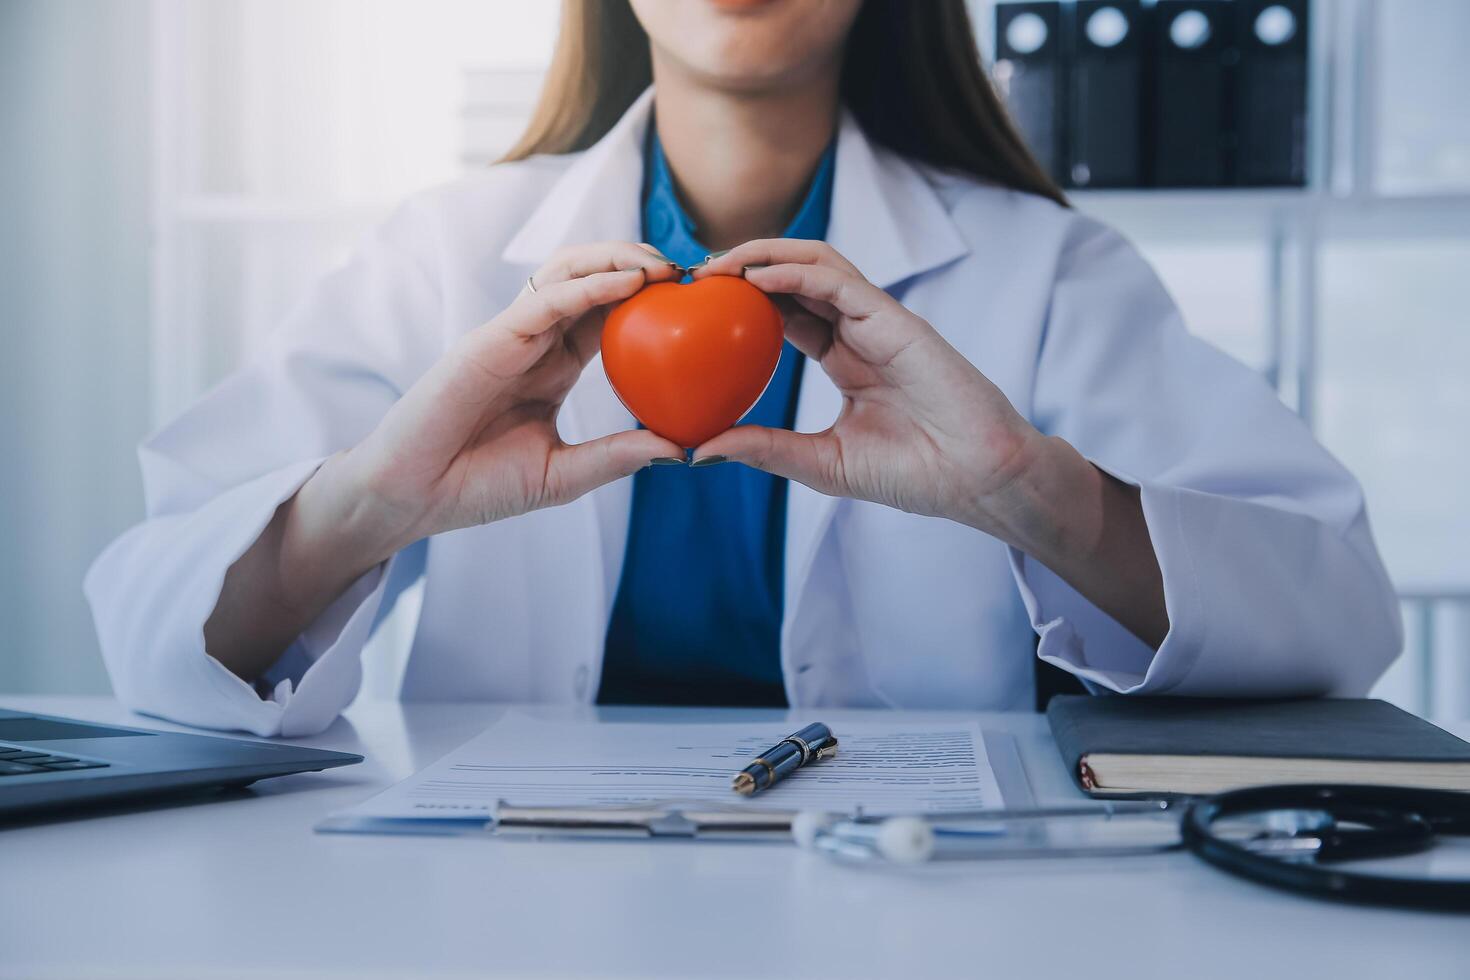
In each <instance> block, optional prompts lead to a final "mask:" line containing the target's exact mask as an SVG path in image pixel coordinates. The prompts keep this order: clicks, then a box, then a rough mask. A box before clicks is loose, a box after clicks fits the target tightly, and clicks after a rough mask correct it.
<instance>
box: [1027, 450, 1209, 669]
mask: <svg viewBox="0 0 1470 980" xmlns="http://www.w3.org/2000/svg"><path fill="white" fill-rule="evenodd" d="M1093 465H1095V466H1097V467H1098V468H1099V469H1101V470H1102V471H1103V472H1105V473H1107V474H1109V475H1110V476H1112V477H1114V478H1116V479H1118V480H1120V481H1121V482H1123V483H1127V484H1129V485H1130V486H1134V487H1137V488H1138V490H1139V500H1140V502H1141V504H1142V506H1143V516H1144V522H1145V524H1146V525H1147V527H1148V532H1149V539H1150V541H1151V542H1152V544H1153V549H1154V555H1155V557H1156V559H1157V560H1158V563H1159V570H1160V571H1161V572H1162V574H1163V582H1164V605H1165V608H1166V610H1167V611H1168V615H1169V632H1168V633H1167V634H1166V635H1165V637H1164V640H1163V642H1162V643H1161V644H1160V645H1159V648H1158V650H1154V649H1153V648H1152V647H1150V646H1149V645H1148V644H1147V643H1145V642H1144V641H1142V640H1140V639H1139V638H1138V637H1137V636H1135V635H1134V634H1133V633H1132V632H1130V631H1129V630H1128V629H1126V628H1125V627H1124V626H1123V625H1122V624H1121V623H1119V622H1118V621H1117V620H1115V619H1113V618H1112V617H1111V616H1109V615H1108V614H1107V613H1105V612H1103V611H1102V610H1101V609H1099V608H1098V607H1097V606H1095V605H1093V604H1092V603H1091V602H1090V601H1088V600H1087V599H1086V598H1084V597H1083V596H1082V595H1081V594H1080V593H1079V592H1077V590H1076V589H1074V588H1072V586H1070V585H1068V584H1067V583H1066V582H1065V581H1063V580H1062V578H1061V577H1060V576H1058V575H1057V574H1056V573H1055V572H1053V571H1052V570H1051V569H1049V568H1047V567H1046V566H1045V565H1043V564H1042V563H1041V562H1038V561H1037V560H1036V559H1034V558H1032V557H1031V556H1029V555H1027V554H1025V553H1023V552H1021V551H1018V550H1017V549H1015V548H1009V549H1008V551H1009V556H1010V564H1011V571H1012V574H1013V575H1014V576H1015V580H1016V585H1017V588H1018V589H1019V590H1020V593H1021V600H1022V602H1023V603H1024V604H1025V606H1026V612H1027V614H1028V615H1029V616H1030V618H1031V625H1032V627H1033V628H1034V629H1035V630H1036V633H1037V635H1038V636H1039V637H1040V643H1039V645H1038V647H1037V655H1038V656H1039V657H1040V658H1041V659H1042V660H1044V661H1046V662H1047V663H1050V664H1053V665H1055V666H1057V667H1060V668H1062V669H1063V670H1066V671H1068V672H1070V673H1071V674H1073V675H1075V676H1076V677H1077V678H1079V679H1080V680H1082V681H1083V683H1084V684H1086V685H1087V687H1088V688H1089V689H1090V690H1093V691H1113V692H1117V693H1120V694H1163V693H1166V692H1168V691H1169V690H1171V689H1173V688H1174V687H1176V686H1178V685H1179V684H1180V683H1182V682H1183V680H1184V678H1185V677H1186V676H1187V675H1188V673H1189V671H1190V669H1191V668H1192V667H1193V665H1194V660H1195V658H1196V657H1197V656H1198V653H1199V650H1200V646H1201V644H1200V642H1199V640H1200V638H1199V637H1198V636H1193V635H1191V634H1192V632H1193V631H1196V630H1198V628H1199V625H1200V624H1201V623H1202V622H1203V615H1202V613H1203V606H1202V603H1201V599H1200V585H1199V575H1198V571H1197V568H1196V566H1195V563H1194V559H1193V556H1192V555H1191V554H1190V550H1189V548H1188V547H1187V542H1186V536H1185V531H1184V527H1183V523H1182V514H1181V506H1180V497H1181V494H1182V491H1180V490H1178V489H1176V488H1172V487H1166V486H1160V485H1158V484H1154V483H1151V482H1149V481H1146V480H1139V479H1135V478H1134V477H1132V476H1130V475H1128V474H1127V473H1125V472H1121V471H1118V470H1115V469H1113V468H1111V467H1108V466H1106V465H1103V464H1101V463H1097V462H1096V461H1093Z"/></svg>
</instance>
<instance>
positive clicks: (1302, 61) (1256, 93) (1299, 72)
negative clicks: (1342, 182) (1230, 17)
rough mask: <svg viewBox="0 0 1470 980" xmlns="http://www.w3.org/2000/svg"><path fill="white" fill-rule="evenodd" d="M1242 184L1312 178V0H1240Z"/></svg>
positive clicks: (1283, 183)
mask: <svg viewBox="0 0 1470 980" xmlns="http://www.w3.org/2000/svg"><path fill="white" fill-rule="evenodd" d="M1235 7H1236V13H1237V24H1236V33H1237V44H1238V46H1239V49H1240V65H1239V67H1238V68H1237V69H1236V106H1237V111H1236V126H1235V128H1236V134H1237V145H1236V163H1235V171H1236V173H1235V176H1236V183H1238V184H1242V185H1246V186H1253V187H1264V186H1273V187H1280V186H1291V187H1300V186H1302V185H1304V184H1306V182H1307V74H1308V66H1307V39H1308V26H1309V20H1308V16H1309V15H1308V3H1307V0H1235Z"/></svg>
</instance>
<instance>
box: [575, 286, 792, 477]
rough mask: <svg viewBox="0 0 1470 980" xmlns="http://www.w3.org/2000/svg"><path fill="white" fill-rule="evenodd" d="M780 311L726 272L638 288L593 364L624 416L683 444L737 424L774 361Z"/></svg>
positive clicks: (614, 314) (612, 318) (614, 317)
mask: <svg viewBox="0 0 1470 980" xmlns="http://www.w3.org/2000/svg"><path fill="white" fill-rule="evenodd" d="M781 342H782V327H781V313H780V311H779V310H777V309H776V304H774V303H772V302H771V301H770V299H769V298H767V296H766V294H765V293H763V292H761V291H760V290H759V289H757V288H755V287H754V286H752V285H751V284H750V283H748V282H746V281H745V280H744V279H737V278H735V277H733V276H710V277H709V278H708V279H701V280H699V281H698V282H691V283H686V284H682V285H681V284H679V283H672V282H660V283H654V284H653V285H651V286H645V287H644V288H643V289H641V290H639V291H638V292H637V293H635V294H634V295H632V296H630V297H629V298H628V299H626V300H624V301H623V302H621V303H619V304H618V305H617V306H616V307H615V308H613V310H612V311H611V312H609V313H608V315H607V322H606V324H604V326H603V328H602V366H603V369H604V370H606V371H607V380H608V381H610V382H611V383H612V387H613V391H615V392H617V395H618V397H619V398H621V399H622V401H623V405H625V406H626V407H627V409H628V411H630V412H632V413H633V417H634V418H636V419H637V420H638V421H639V422H642V423H643V424H644V425H645V426H646V427H647V428H649V429H650V430H652V431H653V432H656V433H658V434H659V435H661V436H663V437H664V438H665V439H669V440H671V441H673V442H677V443H678V444H679V445H681V446H683V447H685V448H686V449H692V448H694V447H695V446H698V445H699V444H700V443H703V442H705V441H707V440H709V439H713V438H714V437H715V436H717V435H719V434H720V433H721V432H724V431H725V430H726V429H728V428H730V426H732V425H734V424H735V423H736V422H738V421H740V417H741V416H742V415H744V414H745V413H746V412H748V411H750V409H751V408H752V407H753V406H754V405H755V403H756V401H757V400H759V398H760V396H761V392H763V391H765V390H766V385H767V384H768V383H770V380H771V375H772V374H774V373H775V371H776V363H777V362H778V361H779V360H780V359H781Z"/></svg>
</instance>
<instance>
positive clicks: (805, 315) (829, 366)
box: [694, 239, 1047, 539]
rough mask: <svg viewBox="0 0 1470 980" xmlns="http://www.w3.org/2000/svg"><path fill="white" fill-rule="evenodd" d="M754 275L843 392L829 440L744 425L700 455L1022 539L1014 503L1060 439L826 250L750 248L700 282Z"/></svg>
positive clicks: (774, 245)
mask: <svg viewBox="0 0 1470 980" xmlns="http://www.w3.org/2000/svg"><path fill="white" fill-rule="evenodd" d="M742 274H743V275H744V276H745V278H746V279H747V280H748V281H749V282H750V283H751V284H752V285H754V286H757V287H759V288H760V289H761V290H763V291H765V292H766V293H769V294H772V295H773V297H775V298H776V299H777V300H778V303H779V304H780V305H781V307H782V312H783V314H784V315H785V318H786V335H787V337H788V338H789V339H790V340H791V342H792V343H793V344H794V345H795V346H796V347H797V348H798V349H799V350H801V352H802V353H804V354H806V355H807V356H808V357H809V358H811V359H812V360H813V361H814V362H816V363H817V364H819V365H820V366H821V368H822V370H823V371H825V372H826V373H827V375H828V376H829V377H830V378H831V379H832V381H833V383H834V384H835V385H836V386H837V388H838V389H839V390H840V391H841V392H842V399H843V404H842V410H841V412H840V413H839V414H838V416H837V419H836V421H835V422H833V423H832V426H831V427H830V428H828V429H827V430H826V431H824V432H819V433H815V434H805V433H796V432H791V431H788V430H785V429H770V428H765V427H762V426H754V425H745V426H739V427H737V428H734V429H731V430H730V431H728V432H725V433H723V434H721V435H719V436H716V437H715V438H714V439H711V440H710V441H709V442H707V443H705V444H704V445H702V446H700V447H698V448H697V449H696V450H695V452H694V456H695V460H696V461H697V460H699V459H703V458H708V457H711V456H724V457H725V458H727V459H731V460H736V461H739V462H742V463H746V464H748V465H750V466H754V467H757V468H759V469H762V470H766V471H768V472H770V473H774V474H776V475H778V476H783V477H786V478H788V479H792V480H796V481H799V482H801V483H804V484H806V485H807V486H809V487H811V488H812V489H814V490H818V491H820V492H822V493H826V494H832V495H835V496H843V497H856V498H859V499H862V500H871V501H875V502H877V503H882V504H887V505H888V506H891V507H897V508H899V509H901V510H905V511H910V512H912V513H917V514H925V515H929V516H935V517H946V518H950V519H952V520H957V521H961V522H963V523H965V524H969V525H972V526H974V527H977V528H979V529H981V530H983V531H986V532H988V533H991V534H995V535H996V536H998V537H1001V538H1003V539H1010V538H1011V537H1012V535H1011V534H1009V533H1006V532H1007V531H1008V530H1019V529H1013V528H1011V525H1012V523H1013V522H1014V521H1015V520H1016V519H1017V518H1018V517H1020V514H1018V513H1017V512H1016V511H1017V506H1018V504H1020V503H1021V500H1020V498H1019V497H1017V495H1016V494H1015V493H1014V492H1013V491H1016V490H1019V489H1021V488H1020V487H1019V485H1018V483H1019V481H1022V480H1024V478H1025V474H1026V473H1027V472H1028V471H1029V470H1030V468H1031V467H1032V466H1033V465H1034V464H1035V462H1036V460H1037V459H1038V458H1039V456H1040V454H1041V453H1042V451H1043V449H1044V443H1045V442H1046V441H1047V440H1046V438H1045V437H1044V436H1042V435H1041V433H1040V432H1038V431H1037V430H1036V429H1035V428H1034V427H1033V426H1032V425H1031V424H1030V423H1029V422H1027V421H1026V420H1025V419H1024V418H1022V417H1021V415H1020V413H1018V412H1017V411H1016V410H1015V409H1014V408H1013V407H1012V406H1011V403H1010V401H1009V400H1008V399H1007V398H1006V396H1005V395H1004V394H1003V393H1002V392H1001V390H1000V389H999V388H997V387H996V386H995V385H994V384H992V383H991V381H990V380H989V379H988V378H986V377H985V375H983V374H981V373H980V371H979V370H978V369H977V368H976V367H975V366H974V365H973V364H971V363H970V362H969V361H967V360H966V359H965V358H964V357H963V356H962V355H961V354H960V353H959V351H957V350H955V349H954V348H953V347H952V346H950V344H949V343H948V342H947V341H945V339H944V338H943V337H941V336H940V335H939V333H938V332H937V331H936V330H935V329H934V328H933V327H932V326H930V325H929V324H928V323H927V322H925V321H924V320H923V319H921V318H920V317H917V316H915V315H914V314H913V313H910V312H909V311H908V310H907V309H905V308H904V307H903V305H902V304H900V303H899V302H898V301H897V300H895V299H894V298H893V297H891V296H889V295H888V294H887V293H886V292H884V291H883V290H881V289H879V288H878V287H877V286H874V285H873V284H872V283H870V282H869V281H868V280H867V279H865V278H863V276H862V274H861V273H860V272H858V270H857V269H856V268H855V267H854V266H853V265H852V263H850V262H848V261H847V260H846V259H845V258H843V257H842V256H841V255H839V254H838V253H837V252H836V251H835V250H834V249H833V248H832V247H831V246H829V245H827V244H825V243H823V242H814V241H799V240H793V239H767V240H762V241H753V242H747V243H746V244H744V245H741V246H739V247H737V248H735V249H733V250H731V251H730V252H727V253H726V254H724V255H721V256H719V257H717V258H714V259H712V260H710V261H709V262H708V263H707V264H705V265H703V266H701V267H699V268H698V269H697V270H696V271H695V273H694V275H695V278H696V279H702V278H704V277H706V276H711V275H733V276H739V275H742Z"/></svg>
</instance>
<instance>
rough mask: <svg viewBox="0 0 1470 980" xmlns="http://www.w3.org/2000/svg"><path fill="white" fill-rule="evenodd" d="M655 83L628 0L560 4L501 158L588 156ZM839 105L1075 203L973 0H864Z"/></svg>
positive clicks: (877, 137)
mask: <svg viewBox="0 0 1470 980" xmlns="http://www.w3.org/2000/svg"><path fill="white" fill-rule="evenodd" d="M652 81H653V66H652V63H651V60H650V56H649V47H648V35H647V33H645V32H644V30H643V27H642V26H641V25H640V24H639V23H638V19H637V18H636V17H635V16H634V15H633V9H632V7H630V6H629V4H628V0H562V21H561V33H560V36H559V37H558V38H557V42H556V52H555V54H554V55H553V56H552V60H551V70H550V71H549V72H548V74H547V78H546V84H545V85H544V86H543V88H542V90H541V98H540V100H539V101H538V102H537V105H536V111H535V113H534V114H533V115H532V117H531V122H530V124H529V125H528V126H527V127H526V131H525V133H524V134H523V135H522V136H521V138H520V141H519V142H517V143H516V145H515V146H514V147H512V148H511V150H510V152H509V153H507V154H506V155H505V157H504V158H503V159H505V160H520V159H523V158H525V157H528V156H532V155H533V154H537V153H571V152H574V151H577V150H585V149H586V148H587V147H589V146H591V145H592V144H593V143H596V142H597V141H598V140H599V139H601V138H602V137H603V136H604V135H606V133H607V131H608V130H609V129H611V128H612V126H613V124H614V123H616V122H617V121H618V119H619V118H620V117H621V116H622V115H623V113H624V112H625V111H627V109H628V106H630V105H631V104H632V103H633V100H634V99H636V98H637V97H638V94H639V93H640V92H642V91H643V90H644V89H645V88H647V87H648V85H649V84H650V83H651V82H652ZM842 100H843V102H844V103H845V104H846V105H847V107H848V108H849V109H851V110H852V113H853V115H854V116H856V117H857V120H858V122H859V123H860V124H861V125H862V127H863V130H864V131H865V132H866V133H867V134H868V137H869V138H870V139H872V140H874V141H875V142H877V143H881V144H882V145H884V146H887V147H888V148H889V149H891V150H894V151H896V152H898V153H902V154H904V155H905V156H908V157H911V158H913V159H915V160H920V161H922V162H924V163H927V164H931V165H933V166H936V167H943V168H946V169H951V170H959V171H962V172H964V173H967V174H970V175H972V176H975V177H979V178H980V179H982V180H987V181H991V182H993V183H996V184H999V185H1001V186H1003V187H1009V188H1011V189H1012V190H1018V191H1024V192H1026V193H1029V194H1037V195H1040V196H1041V197H1045V198H1049V199H1051V200H1053V201H1056V202H1057V203H1058V204H1062V205H1065V204H1066V203H1067V201H1066V198H1065V197H1063V195H1062V192H1061V190H1060V189H1058V187H1057V185H1056V184H1055V183H1054V182H1053V181H1052V179H1051V178H1050V177H1049V176H1047V174H1046V171H1044V170H1043V169H1042V168H1041V166H1040V165H1039V164H1038V163H1037V162H1036V159H1035V158H1034V157H1032V155H1031V152H1030V151H1029V150H1027V149H1026V144H1025V143H1024V142H1022V140H1021V137H1020V135H1019V134H1018V133H1017V131H1016V127H1015V126H1014V125H1013V124H1012V122H1011V120H1010V117H1009V116H1008V115H1007V114H1006V111H1005V108H1004V107H1003V106H1002V105H1001V102H1000V99H999V98H997V97H996V94H995V90H994V89H993V88H992V87H991V85H990V82H989V80H988V79H987V78H986V77H985V72H984V70H983V69H982V68H981V67H980V54H979V51H978V50H977V49H976V47H975V33H974V31H973V30H972V28H971V26H970V16H969V14H968V13H967V12H966V11H965V2H964V0H864V2H863V6H862V9H861V10H860V11H859V12H858V16H857V20H856V21H855V22H854V23H853V26H852V31H851V33H850V34H849V35H848V38H847V51H846V55H845V58H844V61H843V68H842Z"/></svg>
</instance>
